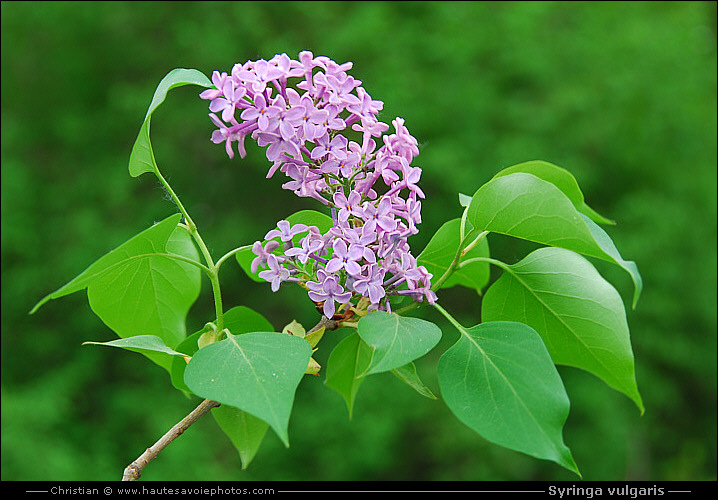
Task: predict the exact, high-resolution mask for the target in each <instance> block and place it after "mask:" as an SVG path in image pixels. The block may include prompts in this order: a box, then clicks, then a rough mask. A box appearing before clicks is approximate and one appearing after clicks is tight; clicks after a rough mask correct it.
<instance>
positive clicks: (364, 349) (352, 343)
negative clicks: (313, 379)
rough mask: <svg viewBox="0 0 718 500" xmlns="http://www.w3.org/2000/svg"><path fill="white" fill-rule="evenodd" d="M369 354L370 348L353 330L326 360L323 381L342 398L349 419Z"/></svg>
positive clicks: (366, 366) (369, 360)
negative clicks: (324, 378)
mask: <svg viewBox="0 0 718 500" xmlns="http://www.w3.org/2000/svg"><path fill="white" fill-rule="evenodd" d="M346 330H348V329H346ZM340 331H341V330H338V331H337V332H340ZM337 332H335V333H337ZM371 354H372V351H371V348H370V347H369V346H368V345H367V344H366V343H365V342H364V341H363V340H362V339H361V337H360V336H359V334H358V333H357V332H356V331H353V332H352V333H351V334H350V335H349V336H347V337H346V338H345V339H343V340H342V341H341V342H339V343H338V344H337V345H336V347H334V349H333V350H332V352H331V354H330V355H329V359H328V360H327V368H326V374H327V378H326V380H325V381H324V383H325V384H326V386H327V387H329V388H330V389H332V390H334V391H336V392H337V393H339V395H340V396H342V397H343V398H344V401H345V402H346V404H347V409H348V410H349V418H350V419H351V418H352V412H353V409H354V400H355V399H356V395H357V391H358V390H359V386H361V383H362V382H363V381H364V376H363V375H362V374H363V373H366V371H367V368H368V367H369V363H370V362H371Z"/></svg>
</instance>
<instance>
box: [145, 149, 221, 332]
mask: <svg viewBox="0 0 718 500" xmlns="http://www.w3.org/2000/svg"><path fill="white" fill-rule="evenodd" d="M153 159H154V158H153ZM154 164H155V168H154V172H155V175H156V176H157V178H158V179H159V181H160V182H161V183H162V185H163V186H164V188H165V189H166V190H167V193H169V195H170V197H171V198H172V201H174V202H175V204H176V205H177V208H179V211H180V212H181V213H182V215H183V216H184V218H185V221H186V222H187V227H188V229H189V234H190V235H191V236H192V238H193V239H194V241H195V242H196V243H197V246H198V247H199V249H200V251H201V252H202V256H203V257H204V260H205V262H206V264H207V275H208V276H209V280H210V281H211V282H212V293H213V294H214V308H215V311H216V313H217V329H218V330H219V331H222V329H223V328H224V312H223V311H222V293H221V289H220V286H219V274H218V272H217V271H218V270H217V265H216V264H215V263H214V260H212V255H211V254H210V252H209V249H208V248H207V245H206V244H205V242H204V240H203V239H202V236H200V234H199V231H198V230H197V224H195V223H194V221H193V220H192V217H190V215H189V212H187V209H186V208H185V207H184V205H182V202H181V201H180V199H179V196H177V193H175V192H174V190H173V189H172V186H170V184H169V182H167V179H165V178H164V177H163V176H162V173H161V172H160V169H159V167H157V162H156V161H155V162H154Z"/></svg>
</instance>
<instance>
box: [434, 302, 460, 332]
mask: <svg viewBox="0 0 718 500" xmlns="http://www.w3.org/2000/svg"><path fill="white" fill-rule="evenodd" d="M434 307H435V308H436V310H437V311H439V312H440V313H441V314H443V315H444V317H445V318H446V319H448V320H449V323H451V324H452V325H454V327H455V328H456V329H457V330H459V331H460V332H461V333H462V334H463V335H468V333H467V332H466V328H464V327H463V326H461V325H460V324H459V322H458V321H456V319H454V317H453V316H452V315H451V314H449V313H448V312H447V311H446V309H444V308H443V307H441V306H440V305H439V304H434Z"/></svg>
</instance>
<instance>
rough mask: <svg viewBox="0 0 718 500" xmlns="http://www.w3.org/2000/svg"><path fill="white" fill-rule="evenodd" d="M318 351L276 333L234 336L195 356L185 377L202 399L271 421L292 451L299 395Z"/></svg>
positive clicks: (189, 385)
mask: <svg viewBox="0 0 718 500" xmlns="http://www.w3.org/2000/svg"><path fill="white" fill-rule="evenodd" d="M311 354H312V349H311V347H310V346H309V343H308V342H306V341H305V340H304V339H301V338H298V337H293V336H291V335H285V334H282V333H276V332H250V333H244V334H242V335H232V334H230V335H228V336H227V338H226V339H225V340H222V341H220V342H215V343H213V344H209V345H208V346H206V347H204V348H202V349H200V350H199V351H197V352H196V353H195V355H194V356H193V357H192V360H191V361H190V362H189V364H188V365H187V368H186V370H185V374H184V381H185V383H186V384H187V387H189V389H190V390H191V391H192V392H193V393H194V394H197V395H198V396H200V397H203V398H208V399H212V400H214V401H217V402H219V403H222V404H227V405H230V406H234V407H236V408H239V409H240V410H243V411H245V412H247V413H250V414H252V415H254V416H255V417H257V418H260V419H262V420H264V421H265V422H267V423H268V424H269V425H270V427H272V429H273V430H274V431H275V432H276V433H277V435H278V436H279V438H280V439H281V440H282V441H283V442H284V444H285V445H286V446H289V436H288V425H289V415H290V413H291V411H292V405H293V403H294V393H295V391H296V389H297V386H298V385H299V382H300V381H301V380H302V377H303V376H304V372H305V370H306V369H307V364H308V363H309V358H310V357H311Z"/></svg>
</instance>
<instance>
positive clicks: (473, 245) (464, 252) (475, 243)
mask: <svg viewBox="0 0 718 500" xmlns="http://www.w3.org/2000/svg"><path fill="white" fill-rule="evenodd" d="M487 234H489V231H481V232H480V233H479V235H478V236H477V237H476V239H475V240H474V241H472V242H471V243H469V244H468V245H466V248H464V250H463V251H462V252H461V256H462V257H463V256H464V255H466V254H467V253H469V251H471V249H472V248H474V247H475V246H476V245H478V244H479V242H480V241H481V240H483V239H484V238H486V235H487Z"/></svg>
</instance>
